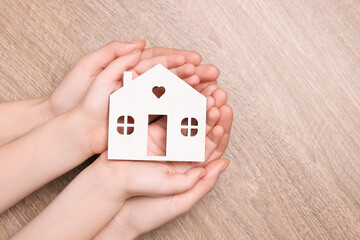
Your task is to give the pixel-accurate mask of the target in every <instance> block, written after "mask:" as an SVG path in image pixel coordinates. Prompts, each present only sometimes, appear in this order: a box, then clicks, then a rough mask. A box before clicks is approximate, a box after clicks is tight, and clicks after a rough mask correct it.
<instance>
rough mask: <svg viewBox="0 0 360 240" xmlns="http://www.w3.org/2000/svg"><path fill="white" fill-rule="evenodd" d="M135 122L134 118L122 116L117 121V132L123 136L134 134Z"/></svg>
mask: <svg viewBox="0 0 360 240" xmlns="http://www.w3.org/2000/svg"><path fill="white" fill-rule="evenodd" d="M134 126H135V120H134V118H133V117H132V116H120V117H119V118H118V119H117V131H118V133H119V134H121V135H130V134H132V133H133V132H134Z"/></svg>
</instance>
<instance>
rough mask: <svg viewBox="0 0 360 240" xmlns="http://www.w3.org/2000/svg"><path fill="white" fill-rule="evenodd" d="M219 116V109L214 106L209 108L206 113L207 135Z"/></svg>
mask: <svg viewBox="0 0 360 240" xmlns="http://www.w3.org/2000/svg"><path fill="white" fill-rule="evenodd" d="M219 118H220V110H219V109H218V108H216V107H212V108H210V110H209V111H208V112H207V114H206V135H208V134H209V132H210V131H211V129H212V128H213V127H215V125H216V123H217V121H218V120H219Z"/></svg>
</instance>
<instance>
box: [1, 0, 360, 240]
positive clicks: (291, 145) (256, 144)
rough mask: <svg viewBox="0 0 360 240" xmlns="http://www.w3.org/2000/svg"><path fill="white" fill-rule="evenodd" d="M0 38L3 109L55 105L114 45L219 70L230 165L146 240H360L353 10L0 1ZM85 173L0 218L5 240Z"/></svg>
mask: <svg viewBox="0 0 360 240" xmlns="http://www.w3.org/2000/svg"><path fill="white" fill-rule="evenodd" d="M0 34H1V35H0V39H1V40H0V100H1V101H10V100H16V99H25V98H32V97H39V96H44V95H46V94H48V93H49V92H50V91H51V90H53V89H54V88H55V87H56V86H57V85H58V84H59V83H60V82H61V80H62V78H63V77H64V76H65V74H66V73H67V72H68V71H69V69H70V68H71V66H72V65H73V64H74V63H75V61H76V60H77V59H78V58H79V57H80V56H82V55H84V54H86V53H87V52H89V51H91V50H94V49H96V48H98V47H100V46H102V45H104V44H105V43H107V42H109V41H111V40H115V39H116V40H124V41H125V40H134V39H146V40H147V41H148V46H166V47H175V48H185V49H191V50H196V51H198V52H200V53H201V54H202V56H203V60H204V62H205V63H212V64H215V65H217V66H218V67H219V68H220V69H221V76H220V79H219V85H220V86H221V87H223V88H224V89H226V90H227V91H228V93H229V103H230V104H231V105H232V107H233V108H234V113H235V116H234V117H235V118H234V126H233V132H232V139H231V143H230V146H229V148H228V150H227V152H226V157H228V158H230V159H231V161H232V163H231V165H230V167H229V168H228V170H227V171H226V172H225V173H224V174H223V175H222V177H221V179H220V180H219V183H218V185H217V186H216V189H215V190H214V191H213V192H212V193H211V194H209V195H208V196H207V197H205V198H204V199H203V200H202V201H201V202H199V203H198V204H197V205H196V206H195V208H194V209H193V210H192V211H191V212H190V213H189V214H187V215H185V216H183V217H181V218H180V219H178V220H177V221H175V222H173V223H170V224H168V225H166V226H163V227H161V228H159V229H156V230H155V231H153V232H151V233H149V234H147V235H146V236H144V239H360V2H359V0H312V1H305V0H304V1H301V0H292V1H289V0H238V1H225V0H223V1H214V0H212V1H206V0H198V1H190V0H189V1H172V2H171V3H170V2H169V1H115V0H106V1H95V0H93V1H78V0H71V1H53V0H51V1H49V0H37V1H20V0H1V2H0ZM0 114H6V113H0ZM24 117H26V116H24ZM0 134H1V133H0ZM85 165H86V164H84V165H83V166H81V167H79V168H77V169H75V170H73V171H72V172H70V173H68V174H66V175H64V176H63V177H60V178H59V179H56V180H55V181H53V182H52V183H50V184H48V185H46V186H45V187H43V188H42V189H40V190H39V191H37V192H35V193H34V194H32V195H31V196H29V197H27V198H26V199H24V200H23V201H22V202H20V203H19V204H17V205H16V206H14V207H13V208H11V209H9V210H8V211H7V212H5V213H3V214H2V215H0V238H1V239H6V238H8V237H10V236H12V235H13V234H15V233H16V232H17V231H18V230H19V229H20V228H21V227H22V226H24V225H25V224H26V223H27V222H28V221H29V220H31V219H32V218H33V217H35V216H36V215H37V214H38V213H39V212H40V211H41V210H42V209H43V208H44V207H46V205H47V204H49V203H50V202H51V201H52V200H53V199H54V198H55V197H56V196H57V195H58V194H59V192H60V191H61V190H62V189H63V188H64V187H65V186H66V185H67V184H68V183H69V182H70V181H71V179H73V178H74V177H75V176H76V174H77V173H78V172H79V171H80V170H81V169H82V168H83V167H84V166H85ZM34 167H36V166H34Z"/></svg>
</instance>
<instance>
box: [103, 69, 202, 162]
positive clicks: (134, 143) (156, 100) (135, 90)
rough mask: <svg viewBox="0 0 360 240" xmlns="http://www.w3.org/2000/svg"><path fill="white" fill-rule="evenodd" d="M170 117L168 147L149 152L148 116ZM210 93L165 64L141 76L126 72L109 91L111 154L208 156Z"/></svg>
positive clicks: (146, 157)
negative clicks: (161, 152) (160, 151)
mask: <svg viewBox="0 0 360 240" xmlns="http://www.w3.org/2000/svg"><path fill="white" fill-rule="evenodd" d="M152 115H153V116H160V117H164V118H166V122H167V124H166V125H167V127H166V153H165V154H164V155H162V156H153V155H149V154H148V146H147V145H148V141H149V139H148V138H149V136H148V126H149V117H151V116H152ZM205 128H206V98H205V97H204V96H203V95H201V94H200V93H199V92H198V91H196V90H195V89H194V88H192V87H191V86H190V85H188V84H187V83H185V82H184V81H183V80H182V79H180V78H178V77H177V76H176V75H175V74H173V73H172V72H171V71H169V70H168V69H167V68H165V67H164V66H162V65H161V64H158V65H156V66H155V67H153V68H151V69H150V70H148V71H147V72H145V73H144V74H142V75H140V76H139V77H137V78H136V79H134V80H132V74H131V72H125V73H124V77H123V87H121V88H120V89H118V90H117V91H115V92H114V93H112V94H111V96H110V107H109V135H108V137H109V141H108V158H109V159H114V160H115V159H116V160H157V161H196V162H202V161H204V158H205Z"/></svg>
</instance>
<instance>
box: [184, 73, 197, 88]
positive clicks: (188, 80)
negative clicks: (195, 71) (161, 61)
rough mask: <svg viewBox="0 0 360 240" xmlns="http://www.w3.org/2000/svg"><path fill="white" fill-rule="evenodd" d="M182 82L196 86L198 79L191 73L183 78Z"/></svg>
mask: <svg viewBox="0 0 360 240" xmlns="http://www.w3.org/2000/svg"><path fill="white" fill-rule="evenodd" d="M183 80H184V82H186V83H187V84H189V85H190V86H196V85H198V84H199V82H200V79H199V77H198V76H197V75H192V76H190V77H186V78H183Z"/></svg>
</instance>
